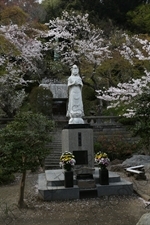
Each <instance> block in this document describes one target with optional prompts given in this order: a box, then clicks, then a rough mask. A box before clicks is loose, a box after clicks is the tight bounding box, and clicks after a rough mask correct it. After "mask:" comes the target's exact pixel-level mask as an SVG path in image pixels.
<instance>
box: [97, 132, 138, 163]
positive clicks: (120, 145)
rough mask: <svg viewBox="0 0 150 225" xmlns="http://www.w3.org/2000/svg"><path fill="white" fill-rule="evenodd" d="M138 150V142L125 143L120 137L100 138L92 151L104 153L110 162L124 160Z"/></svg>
mask: <svg viewBox="0 0 150 225" xmlns="http://www.w3.org/2000/svg"><path fill="white" fill-rule="evenodd" d="M138 148H139V143H138V142H132V141H130V142H129V141H127V140H126V139H125V138H124V137H123V136H122V135H117V136H112V137H111V138H110V137H109V138H107V137H106V136H100V137H99V138H98V142H97V143H96V144H95V148H94V151H95V153H96V152H97V151H102V152H106V153H107V154H108V155H109V158H110V159H111V160H114V159H120V160H125V159H126V158H128V157H130V156H132V154H133V153H135V152H137V151H138Z"/></svg>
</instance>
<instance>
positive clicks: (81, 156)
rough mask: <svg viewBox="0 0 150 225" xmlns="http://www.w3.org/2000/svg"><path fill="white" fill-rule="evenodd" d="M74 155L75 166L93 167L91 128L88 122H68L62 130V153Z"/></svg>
mask: <svg viewBox="0 0 150 225" xmlns="http://www.w3.org/2000/svg"><path fill="white" fill-rule="evenodd" d="M65 151H69V152H72V153H73V154H74V155H75V159H76V165H75V168H81V166H87V167H92V168H93V167H94V149H93V129H92V127H91V126H90V125H89V124H69V125H67V126H66V127H65V128H64V129H63V130H62V153H63V152H65Z"/></svg>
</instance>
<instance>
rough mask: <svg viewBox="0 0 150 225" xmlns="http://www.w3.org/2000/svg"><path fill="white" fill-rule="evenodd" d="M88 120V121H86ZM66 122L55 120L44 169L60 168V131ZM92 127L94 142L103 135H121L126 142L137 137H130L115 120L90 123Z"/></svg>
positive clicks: (108, 137)
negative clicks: (55, 126)
mask: <svg viewBox="0 0 150 225" xmlns="http://www.w3.org/2000/svg"><path fill="white" fill-rule="evenodd" d="M87 122H88V121H87ZM66 124H67V121H66V120H64V121H57V128H56V129H55V130H54V131H53V132H52V137H53V141H52V143H50V149H51V150H50V154H49V155H48V156H47V157H46V159H45V169H46V170H47V169H60V167H59V159H60V156H61V154H62V146H61V132H62V129H63V127H64V125H66ZM90 125H91V126H92V127H93V132H94V133H93V138H94V142H97V141H98V138H99V137H102V136H103V137H105V138H106V139H107V140H109V139H110V138H112V137H114V139H115V137H117V136H118V135H119V136H120V137H123V138H124V139H125V140H126V141H127V142H129V143H132V142H136V141H137V138H133V137H131V133H130V132H129V131H128V130H127V129H126V127H125V126H123V125H122V124H119V123H117V122H113V123H112V121H111V123H109V122H108V121H106V122H105V123H101V121H100V122H98V123H94V124H92V123H90Z"/></svg>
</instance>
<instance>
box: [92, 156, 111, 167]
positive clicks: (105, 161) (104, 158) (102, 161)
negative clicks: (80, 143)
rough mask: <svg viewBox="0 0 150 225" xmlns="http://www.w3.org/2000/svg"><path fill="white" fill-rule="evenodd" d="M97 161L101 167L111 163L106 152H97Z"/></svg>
mask: <svg viewBox="0 0 150 225" xmlns="http://www.w3.org/2000/svg"><path fill="white" fill-rule="evenodd" d="M95 162H96V163H97V164H98V166H99V167H100V168H101V169H105V168H106V167H107V166H108V165H109V163H110V159H109V158H108V155H107V154H106V153H104V152H97V153H96V155H95Z"/></svg>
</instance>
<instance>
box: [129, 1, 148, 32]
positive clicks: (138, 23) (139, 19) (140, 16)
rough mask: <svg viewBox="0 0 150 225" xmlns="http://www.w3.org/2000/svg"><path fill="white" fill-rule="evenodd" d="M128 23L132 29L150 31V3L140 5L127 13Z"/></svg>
mask: <svg viewBox="0 0 150 225" xmlns="http://www.w3.org/2000/svg"><path fill="white" fill-rule="evenodd" d="M127 18H128V24H129V26H130V28H131V29H132V31H135V32H138V33H150V4H146V5H140V6H138V7H137V8H136V9H135V10H134V11H129V12H128V13H127Z"/></svg>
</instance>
